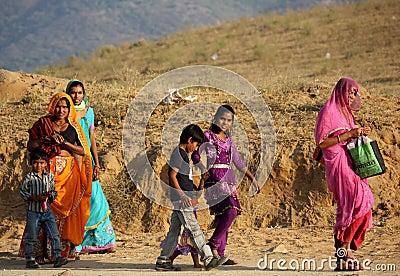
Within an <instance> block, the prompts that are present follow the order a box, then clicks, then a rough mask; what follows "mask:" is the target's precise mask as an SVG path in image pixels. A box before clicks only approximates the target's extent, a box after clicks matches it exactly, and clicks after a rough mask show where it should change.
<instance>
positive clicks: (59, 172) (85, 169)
mask: <svg viewBox="0 0 400 276" xmlns="http://www.w3.org/2000/svg"><path fill="white" fill-rule="evenodd" d="M61 98H66V99H67V100H68V101H69V103H70V112H69V115H68V122H69V124H70V125H71V126H72V127H73V128H74V129H75V131H76V133H77V136H78V139H79V142H80V144H81V145H82V146H83V148H84V152H85V154H84V156H79V155H73V156H68V157H63V156H59V154H60V151H61V148H60V146H55V145H51V146H49V145H46V144H43V145H42V146H41V147H42V148H43V149H44V150H46V152H47V153H48V155H49V162H48V164H49V168H48V169H49V171H50V172H51V173H53V174H54V177H55V188H56V190H57V192H58V196H57V198H56V199H55V200H54V202H53V203H51V205H50V207H51V210H52V212H53V214H54V216H55V218H56V221H57V225H58V231H59V234H60V237H61V250H62V252H61V255H62V257H64V258H67V257H70V258H72V257H75V246H76V245H79V244H80V243H81V242H82V240H83V234H84V227H85V225H86V222H87V220H88V218H89V215H90V196H91V193H92V181H91V180H92V165H91V164H92V160H91V156H90V151H89V147H88V143H87V140H86V137H85V133H84V132H83V130H82V128H81V126H80V125H79V123H78V121H77V120H76V111H75V108H74V105H73V102H72V99H71V98H70V96H68V95H67V94H65V93H58V94H56V95H55V96H53V98H52V99H51V101H50V103H49V106H48V109H47V111H48V113H49V115H47V116H45V117H42V118H40V119H39V120H38V121H37V122H36V123H35V124H34V125H33V127H32V128H31V129H29V131H28V132H29V139H30V140H35V139H39V138H42V137H46V136H49V135H52V134H54V132H55V130H54V129H53V127H52V123H51V118H52V117H53V114H54V110H55V107H56V105H57V103H58V101H59V100H60V99H61ZM38 239H39V242H38V244H37V246H35V257H46V258H48V259H49V260H51V261H53V256H51V248H50V241H49V240H48V239H47V237H46V235H45V234H44V231H43V230H42V229H41V230H40V231H39V237H38ZM24 253H25V244H24V242H23V239H22V241H21V246H20V251H19V254H18V255H19V256H20V257H23V256H24Z"/></svg>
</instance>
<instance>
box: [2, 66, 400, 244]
mask: <svg viewBox="0 0 400 276" xmlns="http://www.w3.org/2000/svg"><path fill="white" fill-rule="evenodd" d="M66 83H67V80H65V79H57V78H51V77H47V76H42V75H35V74H23V73H14V72H8V71H5V70H0V97H1V99H2V100H1V106H0V108H1V110H0V118H1V127H0V134H1V135H0V139H1V144H0V160H1V162H2V163H3V164H5V166H1V167H0V222H1V225H2V226H0V234H1V236H4V234H6V233H19V234H21V231H22V228H21V227H19V225H21V224H23V223H24V212H25V211H24V204H23V202H22V200H21V199H20V196H19V193H18V188H19V184H20V181H21V179H22V176H23V174H24V173H26V171H27V170H28V165H27V162H26V155H27V150H26V142H27V140H28V135H27V130H28V128H29V127H30V126H31V125H32V124H33V123H34V122H35V121H36V120H37V118H38V117H39V116H42V115H44V114H45V109H46V104H47V102H48V101H49V99H50V97H51V96H52V95H53V94H54V93H56V92H59V91H62V90H63V89H64V87H65V85H66ZM331 87H332V85H331V84H324V83H296V84H293V87H291V88H290V89H292V91H288V92H287V94H285V95H273V94H272V93H271V94H269V93H268V92H263V97H264V98H265V99H266V101H267V103H268V105H269V107H270V108H271V113H272V115H273V118H274V125H275V128H276V132H277V145H276V154H275V162H274V165H273V168H272V172H271V174H270V177H269V179H268V180H267V182H266V183H264V186H263V188H262V193H261V194H260V195H258V196H256V197H254V198H251V197H249V196H248V195H247V189H248V187H249V183H248V182H247V181H244V182H243V183H242V184H241V186H240V188H239V190H240V193H241V196H242V199H241V202H242V205H243V208H244V210H245V211H244V213H243V214H242V215H241V216H240V217H239V218H238V219H237V221H236V222H235V226H234V227H244V226H251V227H253V228H256V229H257V228H267V227H276V226H283V227H285V226H289V227H292V226H305V225H320V226H331V225H332V224H333V223H334V218H335V206H333V205H332V196H331V194H330V192H329V191H328V189H327V186H326V182H325V179H324V168H323V167H321V166H319V165H317V164H315V163H314V162H313V161H312V152H313V150H314V139H313V129H314V124H315V119H316V115H317V111H318V110H319V108H320V107H321V106H322V105H323V103H324V102H325V101H326V99H327V97H328V95H329V94H330V91H331ZM131 90H135V91H137V90H138V88H137V87H136V88H131ZM87 91H88V93H89V96H90V97H89V101H90V102H91V104H92V105H93V106H94V107H95V110H96V111H97V114H96V116H97V124H98V126H97V136H98V142H99V150H100V159H101V162H102V164H103V174H102V181H101V182H102V186H103V189H104V192H105V194H106V196H107V198H108V200H109V203H110V207H111V210H112V213H113V217H112V221H113V224H114V226H115V228H116V230H117V231H119V232H124V233H133V232H138V231H144V232H155V231H165V230H166V229H167V227H168V219H169V214H170V213H169V210H167V209H165V208H162V207H160V206H159V205H157V204H153V203H152V202H151V201H150V200H148V199H147V198H145V197H144V196H143V194H142V193H141V192H140V191H139V190H138V189H137V187H136V186H135V185H134V183H133V182H132V181H131V180H130V179H129V176H128V174H127V171H126V169H125V167H124V166H123V164H124V162H123V158H122V150H121V131H122V127H123V119H124V115H125V114H126V109H127V106H128V104H129V102H130V100H131V99H132V96H133V94H132V93H125V94H124V93H122V92H123V91H126V88H124V87H121V86H118V84H105V83H88V84H87ZM104 95H106V96H104ZM365 95H366V96H365V97H366V101H365V105H364V107H363V114H362V116H361V117H360V120H359V121H360V122H368V123H370V124H371V125H372V127H373V132H372V134H371V137H372V138H373V139H375V140H377V141H378V144H379V145H380V147H381V150H382V154H383V156H384V159H385V162H386V165H387V168H388V171H387V172H386V173H385V174H384V175H382V176H378V177H374V178H371V180H370V185H371V187H372V191H373V193H374V196H375V202H376V203H375V206H374V214H375V215H376V216H375V223H376V224H384V223H385V221H386V220H387V219H390V218H391V217H393V216H396V215H398V210H399V207H400V206H399V202H400V200H399V199H400V192H399V189H398V188H399V179H400V178H399V173H398V171H397V170H396V167H397V166H398V162H399V158H400V146H399V145H400V133H399V126H398V122H399V120H398V117H396V118H393V117H389V116H385V114H398V103H397V104H396V103H394V102H392V101H390V100H388V99H385V98H384V97H382V96H381V95H379V96H374V95H370V94H369V93H368V92H367V93H366V94H365ZM216 101H217V102H218V97H217V100H216ZM221 102H222V100H221ZM287 103H290V105H289V104H287ZM234 105H236V104H234ZM178 107H179V106H176V107H168V109H166V110H163V112H165V114H166V116H164V117H167V115H168V114H172V113H173V112H174V110H175V108H178ZM235 109H236V110H237V113H238V114H243V113H244V112H246V110H244V108H243V107H242V106H240V105H237V106H235ZM158 119H159V117H158ZM241 119H242V123H243V124H244V125H246V124H249V125H250V121H251V120H250V119H246V117H245V116H243V117H242V118H241ZM393 121H394V122H395V124H393V123H392V122H393ZM158 123H159V122H155V120H154V124H153V123H152V121H150V123H149V125H148V129H147V133H148V134H149V136H150V137H152V140H154V141H156V140H157V139H159V134H157V133H158V131H159V130H160V126H159V124H158ZM153 138H154V139H153ZM249 140H250V148H252V149H256V148H257V145H256V143H255V142H254V141H253V140H254V139H252V137H251V131H250V137H249ZM151 143H152V142H151V141H150V142H149V150H148V152H147V155H148V157H149V159H150V160H152V162H153V164H155V165H154V170H155V171H156V173H157V174H158V175H161V177H162V178H165V173H166V170H165V168H166V166H165V158H163V157H162V156H161V155H162V154H161V150H160V147H156V146H152V144H151ZM252 162H254V160H250V168H252ZM148 180H149V181H157V180H154V179H148ZM199 218H200V222H201V224H202V225H203V226H204V227H208V226H209V225H210V224H211V218H210V216H209V215H208V212H207V211H206V210H203V211H201V212H200V213H199Z"/></svg>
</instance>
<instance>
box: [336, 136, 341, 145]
mask: <svg viewBox="0 0 400 276" xmlns="http://www.w3.org/2000/svg"><path fill="white" fill-rule="evenodd" d="M336 137H337V142H338V144H339V143H340V134H339V135H338V136H336Z"/></svg>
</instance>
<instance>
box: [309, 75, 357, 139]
mask: <svg viewBox="0 0 400 276" xmlns="http://www.w3.org/2000/svg"><path fill="white" fill-rule="evenodd" d="M353 89H354V90H355V91H357V95H356V96H355V99H354V100H353V102H352V104H351V105H350V104H349V93H350V92H352V90H353ZM361 105H362V101H361V92H360V88H359V86H358V84H357V82H355V81H354V80H353V79H350V78H341V79H340V80H339V81H338V82H337V83H336V85H335V87H334V89H333V91H332V94H331V96H330V98H329V100H328V101H327V102H326V103H325V105H324V106H323V107H322V109H321V110H320V112H319V113H318V118H317V124H316V127H315V130H314V135H315V141H316V143H317V145H319V144H320V143H322V142H323V141H324V140H325V139H326V138H327V137H329V136H330V135H331V134H333V133H335V132H336V131H338V130H350V129H352V128H355V127H356V125H355V122H354V116H353V114H352V111H358V110H360V108H361Z"/></svg>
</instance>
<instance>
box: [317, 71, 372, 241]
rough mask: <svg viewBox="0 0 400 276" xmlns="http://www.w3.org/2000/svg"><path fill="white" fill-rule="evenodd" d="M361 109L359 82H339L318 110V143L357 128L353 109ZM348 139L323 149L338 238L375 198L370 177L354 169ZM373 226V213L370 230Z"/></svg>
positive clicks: (365, 210) (366, 211)
mask: <svg viewBox="0 0 400 276" xmlns="http://www.w3.org/2000/svg"><path fill="white" fill-rule="evenodd" d="M352 89H355V90H356V91H357V96H356V99H355V100H354V102H353V103H352V105H351V106H350V105H349V91H351V90H352ZM360 108H361V94H360V89H359V86H358V84H357V83H356V82H355V81H354V80H352V79H349V78H342V79H340V80H339V81H338V83H337V84H336V86H335V88H334V89H333V91H332V94H331V96H330V98H329V100H328V101H327V102H326V103H325V105H324V106H323V107H322V109H321V110H320V112H319V113H318V118H317V124H316V127H315V131H314V134H315V141H316V144H317V145H319V144H321V143H322V142H323V141H324V140H325V139H326V138H328V137H332V136H337V135H338V134H341V133H343V132H346V131H348V130H351V129H353V128H356V127H357V126H356V125H355V122H354V117H353V115H352V112H351V111H352V110H359V109H360ZM346 143H347V142H346V141H342V142H340V143H339V144H335V145H333V146H331V147H329V148H326V149H323V150H322V154H323V156H324V160H325V169H326V181H327V184H328V188H329V190H330V191H331V192H332V193H333V197H334V199H335V202H336V204H337V211H336V224H335V226H334V231H335V234H336V237H337V238H338V239H343V234H344V231H345V230H346V228H347V227H349V226H350V224H352V223H353V222H354V221H355V220H356V219H358V218H360V217H362V216H364V215H366V214H367V213H371V210H372V206H373V204H374V198H373V195H372V192H371V189H370V187H369V186H368V181H367V179H360V177H359V176H358V175H356V174H355V173H354V171H353V169H352V166H353V164H352V160H351V158H350V155H349V153H348V150H347V148H346ZM371 227H372V216H371V219H370V221H369V222H368V227H367V228H368V229H369V228H371Z"/></svg>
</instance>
